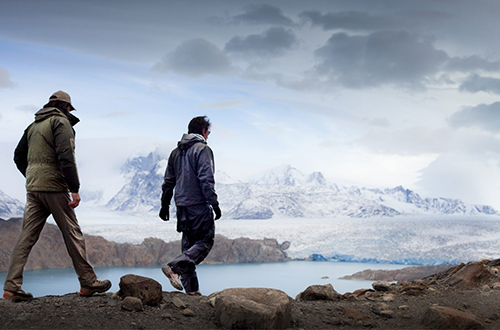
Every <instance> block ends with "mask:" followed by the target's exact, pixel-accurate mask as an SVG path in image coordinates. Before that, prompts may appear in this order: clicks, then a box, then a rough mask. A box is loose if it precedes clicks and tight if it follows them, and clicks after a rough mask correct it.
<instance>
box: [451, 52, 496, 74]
mask: <svg viewBox="0 0 500 330" xmlns="http://www.w3.org/2000/svg"><path fill="white" fill-rule="evenodd" d="M445 69H446V70H448V71H459V72H470V71H476V70H482V71H493V72H494V71H500V61H493V62H492V61H488V60H486V59H484V58H481V57H479V56H477V55H473V56H467V57H452V58H450V59H449V61H448V63H447V64H446V66H445Z"/></svg>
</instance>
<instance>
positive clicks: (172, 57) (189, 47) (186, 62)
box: [153, 38, 231, 77]
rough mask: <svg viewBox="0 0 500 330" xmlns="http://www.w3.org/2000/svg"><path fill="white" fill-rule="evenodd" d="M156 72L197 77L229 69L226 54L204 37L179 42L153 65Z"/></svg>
mask: <svg viewBox="0 0 500 330" xmlns="http://www.w3.org/2000/svg"><path fill="white" fill-rule="evenodd" d="M153 70H154V71H157V72H175V73H178V74H183V75H188V76H193V77H199V76H203V75H208V74H225V73H227V72H229V71H230V70H231V63H230V61H229V59H228V58H227V56H226V54H225V53H224V52H223V51H222V50H221V49H220V48H219V47H217V46H216V45H215V44H213V43H211V42H209V41H207V40H205V39H201V38H199V39H191V40H187V41H185V42H183V43H182V44H180V45H179V46H178V47H177V48H176V49H175V50H174V51H173V52H171V53H169V54H167V55H166V56H165V57H164V58H163V59H162V60H161V61H160V62H158V63H156V64H155V65H154V66H153Z"/></svg>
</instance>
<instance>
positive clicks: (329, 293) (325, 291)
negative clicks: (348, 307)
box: [295, 284, 341, 301]
mask: <svg viewBox="0 0 500 330" xmlns="http://www.w3.org/2000/svg"><path fill="white" fill-rule="evenodd" d="M340 298H341V295H340V294H339V293H338V292H337V291H335V289H334V288H333V286H332V285H331V284H325V285H311V286H309V287H307V289H306V290H305V291H303V292H301V293H299V294H298V295H297V297H296V298H295V299H297V300H299V301H314V300H330V301H334V300H338V299H340Z"/></svg>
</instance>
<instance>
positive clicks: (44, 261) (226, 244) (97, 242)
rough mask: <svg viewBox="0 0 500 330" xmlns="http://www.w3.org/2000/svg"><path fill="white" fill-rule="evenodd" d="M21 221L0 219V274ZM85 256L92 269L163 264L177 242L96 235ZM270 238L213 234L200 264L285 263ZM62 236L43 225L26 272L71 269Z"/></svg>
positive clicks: (87, 237)
mask: <svg viewBox="0 0 500 330" xmlns="http://www.w3.org/2000/svg"><path fill="white" fill-rule="evenodd" d="M21 225H22V219H20V218H13V219H11V220H7V221H5V220H1V219H0V272H5V271H7V268H8V266H9V260H10V254H11V252H12V248H13V246H14V245H15V243H16V240H17V237H18V235H19V232H20V231H21ZM85 241H86V246H87V257H88V259H89V261H90V263H91V264H92V265H93V266H154V265H164V264H166V263H167V262H168V261H170V260H172V259H173V258H174V257H176V256H177V255H178V254H180V253H181V250H180V249H181V244H180V241H174V242H165V241H163V240H160V239H157V238H147V239H145V240H144V241H143V242H142V243H141V244H130V243H116V242H112V241H108V240H106V239H104V238H103V237H100V236H92V235H85ZM286 248H287V245H285V246H284V247H282V246H281V245H280V244H278V242H277V241H276V240H274V239H263V240H253V239H249V238H237V239H229V238H227V237H224V236H222V235H216V238H215V244H214V247H213V249H212V251H211V252H210V254H209V255H208V257H207V258H206V259H205V261H204V263H211V264H218V263H247V262H278V261H285V260H288V258H287V256H286V253H285V252H284V250H285V249H286ZM72 265H73V264H72V262H71V259H70V257H69V256H68V253H67V251H66V246H65V245H64V241H63V238H62V235H61V233H60V231H59V228H57V227H56V226H55V225H52V224H46V225H45V227H44V229H43V231H42V234H41V235H40V239H39V240H38V242H37V244H36V245H35V247H34V248H33V250H32V252H31V254H30V256H29V258H28V263H27V264H26V268H25V269H26V270H37V269H47V268H67V267H72Z"/></svg>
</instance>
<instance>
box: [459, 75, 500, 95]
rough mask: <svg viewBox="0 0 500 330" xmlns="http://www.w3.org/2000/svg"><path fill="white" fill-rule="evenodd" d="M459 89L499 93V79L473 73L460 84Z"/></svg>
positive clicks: (471, 91) (472, 91)
mask: <svg viewBox="0 0 500 330" xmlns="http://www.w3.org/2000/svg"><path fill="white" fill-rule="evenodd" d="M460 91H462V92H470V93H477V92H488V93H494V94H500V79H497V78H489V77H481V76H479V75H477V74H473V75H471V76H469V77H468V78H467V79H466V80H465V81H464V82H463V83H462V84H461V85H460Z"/></svg>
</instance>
